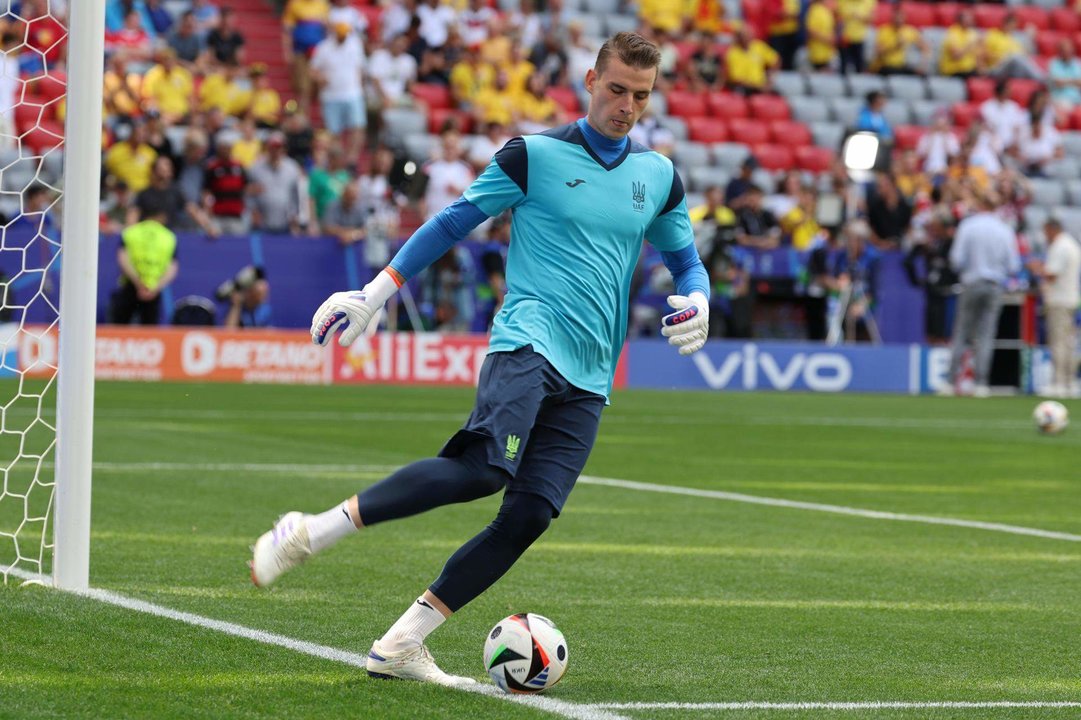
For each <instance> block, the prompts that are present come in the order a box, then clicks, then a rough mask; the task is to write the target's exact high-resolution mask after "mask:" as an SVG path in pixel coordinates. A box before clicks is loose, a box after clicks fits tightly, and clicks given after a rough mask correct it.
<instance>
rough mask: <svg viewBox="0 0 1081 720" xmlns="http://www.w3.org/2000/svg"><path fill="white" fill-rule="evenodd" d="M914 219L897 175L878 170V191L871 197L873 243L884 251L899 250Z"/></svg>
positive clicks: (876, 183) (868, 216)
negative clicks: (895, 178)
mask: <svg viewBox="0 0 1081 720" xmlns="http://www.w3.org/2000/svg"><path fill="white" fill-rule="evenodd" d="M911 221H912V206H911V205H909V204H908V201H907V200H905V198H904V196H903V195H901V191H900V190H898V189H897V183H896V181H895V180H894V179H893V176H892V175H890V174H889V173H887V172H878V173H876V175H875V188H874V191H873V192H872V193H871V196H870V197H869V198H868V199H867V224H868V225H870V226H871V244H872V245H874V246H875V247H876V248H878V249H880V250H897V249H898V248H900V247H901V241H902V240H903V239H904V237H905V234H906V233H907V232H908V226H909V223H910V222H911Z"/></svg>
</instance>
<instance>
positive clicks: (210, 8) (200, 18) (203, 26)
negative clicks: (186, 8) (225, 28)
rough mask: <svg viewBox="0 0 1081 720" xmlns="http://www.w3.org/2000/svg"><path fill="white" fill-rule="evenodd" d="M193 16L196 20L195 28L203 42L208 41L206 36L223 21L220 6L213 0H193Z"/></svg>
mask: <svg viewBox="0 0 1081 720" xmlns="http://www.w3.org/2000/svg"><path fill="white" fill-rule="evenodd" d="M191 14H192V16H193V17H194V18H195V26H196V29H197V32H198V33H199V37H201V38H202V39H203V40H206V36H207V35H208V34H210V31H211V30H213V29H214V28H216V27H217V26H218V21H219V20H220V19H221V12H220V11H219V10H218V6H217V5H215V4H214V3H213V2H211V0H192V3H191Z"/></svg>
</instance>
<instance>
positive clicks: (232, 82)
mask: <svg viewBox="0 0 1081 720" xmlns="http://www.w3.org/2000/svg"><path fill="white" fill-rule="evenodd" d="M242 75H243V68H241V67H240V66H239V65H225V66H223V67H222V68H221V69H219V70H217V71H215V72H213V73H211V74H210V75H208V76H207V77H206V79H205V80H203V83H202V85H200V86H199V109H200V110H204V111H206V110H211V109H217V110H220V111H221V112H222V113H223V114H225V115H232V116H240V115H242V114H244V113H245V112H247V110H248V103H249V101H250V97H249V92H248V91H247V90H246V89H245V88H244V87H243V85H241V79H242Z"/></svg>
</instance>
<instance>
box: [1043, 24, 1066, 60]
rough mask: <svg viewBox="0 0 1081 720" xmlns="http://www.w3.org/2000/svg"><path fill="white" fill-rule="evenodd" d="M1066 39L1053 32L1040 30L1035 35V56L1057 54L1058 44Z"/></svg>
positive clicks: (1061, 34) (1062, 35)
mask: <svg viewBox="0 0 1081 720" xmlns="http://www.w3.org/2000/svg"><path fill="white" fill-rule="evenodd" d="M1064 37H1067V36H1066V35H1064V34H1063V33H1060V32H1057V31H1055V30H1041V31H1040V32H1038V33H1036V54H1037V55H1046V56H1051V55H1055V54H1056V53H1058V44H1059V43H1060V42H1061V41H1062V38H1064Z"/></svg>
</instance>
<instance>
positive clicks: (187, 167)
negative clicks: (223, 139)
mask: <svg viewBox="0 0 1081 720" xmlns="http://www.w3.org/2000/svg"><path fill="white" fill-rule="evenodd" d="M206 152H207V139H206V133H204V132H203V131H202V130H198V129H196V128H189V129H188V131H187V132H186V133H185V134H184V147H183V149H182V152H181V155H180V161H179V162H178V164H177V173H176V185H177V187H178V188H179V189H180V193H181V194H182V195H183V196H184V202H185V204H187V203H194V204H195V205H197V206H199V207H200V208H201V207H202V204H203V180H204V175H205V170H206V169H205V168H204V167H203V163H204V162H205V161H206ZM211 229H212V228H211V227H208V228H207V231H208V232H210V230H211Z"/></svg>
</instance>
